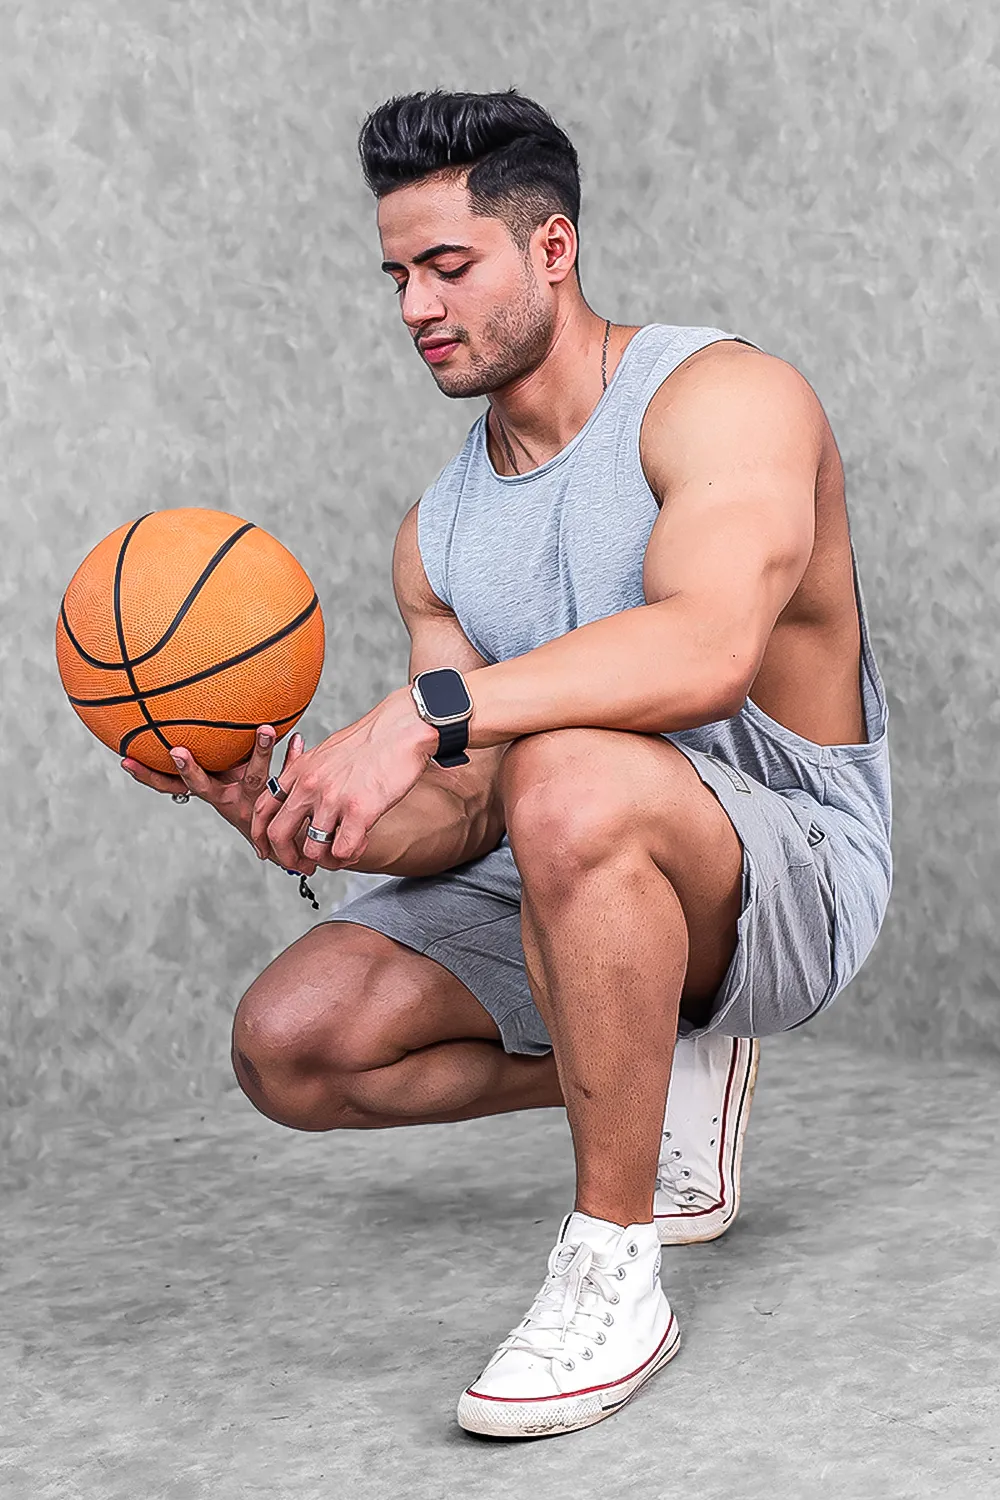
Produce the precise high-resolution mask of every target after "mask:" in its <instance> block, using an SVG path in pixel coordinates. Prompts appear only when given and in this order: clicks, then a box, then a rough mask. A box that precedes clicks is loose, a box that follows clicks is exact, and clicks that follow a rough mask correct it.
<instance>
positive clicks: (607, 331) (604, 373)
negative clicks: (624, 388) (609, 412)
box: [490, 318, 611, 474]
mask: <svg viewBox="0 0 1000 1500" xmlns="http://www.w3.org/2000/svg"><path fill="white" fill-rule="evenodd" d="M610 337H611V319H610V318H605V320H604V348H603V349H602V350H601V392H602V394H603V393H604V391H606V390H607V388H608V339H609V338H610ZM490 410H491V412H492V415H493V420H494V421H495V422H496V424H497V426H498V427H499V429H500V437H501V439H502V441H503V446H504V452H505V453H506V455H507V462H508V463H509V464H510V466H511V468H512V469H513V470H514V473H515V474H520V472H521V471H520V469H519V468H518V467H517V464H516V462H515V460H514V451H513V449H512V448H511V446H510V439H509V438H508V436H507V429H506V427H505V426H504V425H503V423H502V422H501V420H500V418H499V417H498V416H497V414H496V412H495V411H493V408H492V407H491V408H490Z"/></svg>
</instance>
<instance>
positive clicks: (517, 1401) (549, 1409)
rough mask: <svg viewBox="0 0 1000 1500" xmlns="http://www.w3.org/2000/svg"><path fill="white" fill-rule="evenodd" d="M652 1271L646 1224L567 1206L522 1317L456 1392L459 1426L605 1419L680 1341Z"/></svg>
mask: <svg viewBox="0 0 1000 1500" xmlns="http://www.w3.org/2000/svg"><path fill="white" fill-rule="evenodd" d="M659 1273H660V1245H659V1241H658V1240H657V1237H656V1229H655V1227H654V1225H652V1224H626V1225H625V1226H624V1227H622V1226H621V1225H619V1224H612V1223H609V1221H608V1220H607V1219H595V1218H592V1217H591V1216H590V1215H589V1214H583V1213H579V1212H576V1211H574V1212H573V1213H568V1214H567V1215H566V1217H565V1218H564V1219H563V1221H562V1226H561V1228H560V1230H559V1238H558V1240H557V1241H556V1243H555V1245H554V1247H553V1249H552V1250H551V1251H550V1253H549V1260H548V1274H547V1276H546V1278H545V1280H544V1282H543V1283H542V1288H541V1291H540V1292H539V1293H538V1296H537V1297H536V1298H535V1300H534V1302H533V1303H532V1304H531V1306H530V1308H529V1309H528V1312H527V1315H526V1317H525V1318H524V1319H523V1320H522V1321H521V1322H520V1323H519V1324H518V1325H517V1327H516V1328H513V1329H511V1331H510V1333H509V1334H508V1335H507V1337H506V1338H505V1339H504V1340H503V1342H502V1343H501V1344H500V1346H499V1348H498V1349H497V1350H496V1352H495V1353H494V1355H493V1356H492V1358H491V1359H490V1361H489V1363H488V1364H487V1366H486V1368H485V1369H484V1370H483V1373H482V1374H481V1375H480V1376H479V1379H478V1380H476V1381H474V1382H473V1383H472V1385H470V1386H468V1387H467V1389H466V1390H465V1391H463V1393H462V1395H461V1397H460V1399H459V1403H458V1420H459V1423H460V1424H461V1426H462V1427H464V1428H465V1429H466V1430H467V1431H468V1432H480V1433H485V1434H486V1435H488V1436H490V1437H551V1436H554V1435H555V1434H556V1433H560V1432H574V1431H575V1430H576V1429H577V1428H578V1427H589V1426H590V1425H591V1423H593V1422H600V1421H601V1419H602V1418H603V1417H610V1416H611V1414H612V1412H616V1411H617V1410H618V1409H619V1407H621V1406H624V1404H625V1402H626V1401H627V1400H628V1399H629V1397H630V1396H632V1395H633V1394H634V1393H635V1392H636V1391H637V1390H638V1389H639V1387H640V1385H642V1383H643V1381H644V1380H648V1379H649V1377H650V1375H652V1374H654V1373H655V1371H657V1370H658V1369H659V1368H660V1366H661V1365H665V1364H666V1363H667V1360H669V1359H673V1357H674V1355H675V1354H676V1353H677V1349H678V1347H679V1345H680V1331H679V1329H678V1327H677V1319H676V1318H675V1317H674V1315H673V1313H672V1312H671V1310H670V1303H669V1302H668V1301H667V1299H666V1297H665V1296H664V1294H663V1288H662V1287H661V1286H660V1274H659Z"/></svg>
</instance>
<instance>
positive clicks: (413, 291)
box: [399, 276, 446, 337]
mask: <svg viewBox="0 0 1000 1500" xmlns="http://www.w3.org/2000/svg"><path fill="white" fill-rule="evenodd" d="M399 302H400V308H401V311H402V315H403V322H404V323H405V324H406V326H407V328H409V329H410V331H411V332H412V333H413V335H414V337H416V335H417V334H419V333H421V332H422V331H423V329H424V325H425V324H427V323H440V322H441V320H442V319H443V318H444V317H445V315H446V314H445V308H444V303H443V302H442V301H441V298H440V296H439V295H438V293H437V292H436V291H435V289H434V288H433V287H431V286H425V287H421V286H420V285H419V283H418V282H417V281H416V279H415V278H414V277H412V276H411V277H410V279H409V281H408V282H407V283H406V286H405V287H404V288H403V291H402V292H401V294H400V298H399Z"/></svg>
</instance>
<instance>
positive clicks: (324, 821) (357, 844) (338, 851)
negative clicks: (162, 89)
mask: <svg viewBox="0 0 1000 1500" xmlns="http://www.w3.org/2000/svg"><path fill="white" fill-rule="evenodd" d="M312 821H313V824H314V826H315V827H316V828H317V829H319V830H321V831H322V832H323V833H332V834H333V835H334V838H333V841H332V843H325V844H319V843H317V842H316V840H315V839H310V838H307V839H306V840H305V842H304V844H303V846H302V855H303V858H305V859H311V860H319V859H321V858H322V856H323V855H324V854H329V855H331V856H332V858H333V859H334V860H336V861H337V863H338V864H340V863H345V864H348V863H350V862H351V861H352V860H355V859H357V858H358V857H359V856H360V854H361V851H362V848H363V846H364V844H365V842H366V840H367V837H368V823H367V820H366V818H365V816H364V813H363V812H362V810H361V808H360V807H359V805H358V804H357V803H356V802H339V803H336V804H334V803H328V804H326V805H325V806H320V808H319V809H318V810H317V811H316V812H314V814H313V819H312Z"/></svg>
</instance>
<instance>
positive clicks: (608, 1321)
mask: <svg viewBox="0 0 1000 1500" xmlns="http://www.w3.org/2000/svg"><path fill="white" fill-rule="evenodd" d="M614 1321H615V1320H614V1316H613V1314H611V1313H606V1314H605V1317H604V1322H605V1324H606V1325H607V1327H608V1328H610V1327H611V1325H612V1323H613V1322H614Z"/></svg>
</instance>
